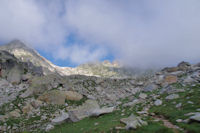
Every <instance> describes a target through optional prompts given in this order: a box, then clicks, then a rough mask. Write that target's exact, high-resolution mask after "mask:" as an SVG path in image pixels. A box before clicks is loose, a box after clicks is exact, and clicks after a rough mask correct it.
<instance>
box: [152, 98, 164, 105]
mask: <svg viewBox="0 0 200 133" xmlns="http://www.w3.org/2000/svg"><path fill="white" fill-rule="evenodd" d="M154 105H156V106H160V105H162V101H161V100H160V99H157V100H156V101H155V102H154Z"/></svg>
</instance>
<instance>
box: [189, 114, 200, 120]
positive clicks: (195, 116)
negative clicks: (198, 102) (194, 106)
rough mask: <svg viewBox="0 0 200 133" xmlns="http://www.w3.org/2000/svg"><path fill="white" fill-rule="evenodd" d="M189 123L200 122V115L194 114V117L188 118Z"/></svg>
mask: <svg viewBox="0 0 200 133" xmlns="http://www.w3.org/2000/svg"><path fill="white" fill-rule="evenodd" d="M190 121H198V122H200V113H199V112H198V113H195V115H193V116H191V117H190Z"/></svg>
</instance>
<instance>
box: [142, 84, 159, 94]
mask: <svg viewBox="0 0 200 133" xmlns="http://www.w3.org/2000/svg"><path fill="white" fill-rule="evenodd" d="M156 89H158V86H157V85H155V84H148V85H147V86H146V87H145V88H144V91H145V92H149V91H154V90H156Z"/></svg>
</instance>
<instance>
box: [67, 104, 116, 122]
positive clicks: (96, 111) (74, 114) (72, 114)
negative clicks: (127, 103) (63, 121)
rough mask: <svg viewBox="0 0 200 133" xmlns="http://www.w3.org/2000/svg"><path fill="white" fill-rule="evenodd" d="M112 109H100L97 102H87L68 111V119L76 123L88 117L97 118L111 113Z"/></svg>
mask: <svg viewBox="0 0 200 133" xmlns="http://www.w3.org/2000/svg"><path fill="white" fill-rule="evenodd" d="M113 110H114V107H109V108H107V107H103V108H100V107H99V105H98V103H97V101H95V100H87V101H86V102H85V103H83V105H81V106H78V107H77V108H74V109H71V110H69V111H68V114H69V118H70V120H71V121H72V122H77V121H79V120H82V119H83V118H86V117H89V116H99V115H102V114H106V113H111V112H113Z"/></svg>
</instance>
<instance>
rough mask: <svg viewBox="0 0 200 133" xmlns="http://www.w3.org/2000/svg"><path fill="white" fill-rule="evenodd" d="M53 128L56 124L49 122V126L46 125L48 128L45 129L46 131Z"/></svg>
mask: <svg viewBox="0 0 200 133" xmlns="http://www.w3.org/2000/svg"><path fill="white" fill-rule="evenodd" d="M52 129H54V125H52V124H48V125H47V127H46V129H45V131H46V132H48V131H50V130H52Z"/></svg>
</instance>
